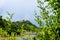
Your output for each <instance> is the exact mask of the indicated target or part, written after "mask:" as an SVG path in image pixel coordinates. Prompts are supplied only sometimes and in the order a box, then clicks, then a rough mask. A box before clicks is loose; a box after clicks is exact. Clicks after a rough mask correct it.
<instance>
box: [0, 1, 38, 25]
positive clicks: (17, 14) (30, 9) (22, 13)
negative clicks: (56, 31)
mask: <svg viewBox="0 0 60 40" xmlns="http://www.w3.org/2000/svg"><path fill="white" fill-rule="evenodd" d="M34 10H37V0H0V15H2V16H3V18H6V15H7V13H6V12H7V11H8V12H10V13H14V16H13V20H12V21H20V20H23V19H24V20H29V21H31V22H32V23H33V24H36V22H35V21H34Z"/></svg>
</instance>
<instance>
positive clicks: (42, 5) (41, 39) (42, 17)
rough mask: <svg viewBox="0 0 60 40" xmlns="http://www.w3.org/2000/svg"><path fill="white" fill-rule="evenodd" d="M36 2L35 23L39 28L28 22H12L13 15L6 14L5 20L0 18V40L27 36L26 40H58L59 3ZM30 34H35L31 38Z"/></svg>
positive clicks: (59, 37)
mask: <svg viewBox="0 0 60 40" xmlns="http://www.w3.org/2000/svg"><path fill="white" fill-rule="evenodd" d="M37 2H38V4H39V5H38V8H39V13H36V12H35V21H36V22H37V23H38V24H39V27H37V26H35V25H33V24H32V23H31V22H30V21H28V20H22V21H16V22H12V21H11V20H12V17H13V13H12V14H10V13H9V12H7V13H8V17H6V18H7V19H3V18H2V16H0V37H1V38H2V39H1V40H20V39H19V38H18V39H17V37H22V38H24V36H25V37H26V36H27V39H28V40H36V39H37V40H60V3H59V2H60V1H59V0H44V1H41V0H37ZM26 33H27V34H26ZM31 33H35V36H34V37H32V38H31V37H30V35H31ZM6 38H7V39H6Z"/></svg>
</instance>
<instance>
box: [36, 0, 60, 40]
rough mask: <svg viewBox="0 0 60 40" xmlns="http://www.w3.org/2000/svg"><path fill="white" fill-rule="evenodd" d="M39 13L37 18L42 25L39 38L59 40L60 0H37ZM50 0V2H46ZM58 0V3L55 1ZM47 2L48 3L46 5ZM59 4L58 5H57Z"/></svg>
mask: <svg viewBox="0 0 60 40" xmlns="http://www.w3.org/2000/svg"><path fill="white" fill-rule="evenodd" d="M37 1H38V4H39V6H38V8H39V9H40V10H39V11H40V12H39V14H37V13H36V14H35V20H36V21H37V22H38V24H39V25H40V27H41V28H40V29H41V30H40V31H39V32H38V34H37V37H38V38H39V40H42V39H43V40H59V35H60V34H59V33H60V30H59V29H60V7H59V5H60V4H59V1H58V0H43V1H42V0H37ZM46 1H48V2H46ZM55 1H57V3H56V2H55ZM44 4H46V5H44ZM56 4H57V5H56Z"/></svg>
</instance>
